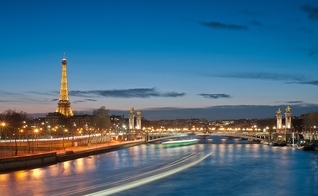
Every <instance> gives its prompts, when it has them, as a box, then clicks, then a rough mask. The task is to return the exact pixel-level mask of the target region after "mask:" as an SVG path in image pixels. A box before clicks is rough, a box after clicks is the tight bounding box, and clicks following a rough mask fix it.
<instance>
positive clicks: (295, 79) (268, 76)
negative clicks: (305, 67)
mask: <svg viewBox="0 0 318 196" xmlns="http://www.w3.org/2000/svg"><path fill="white" fill-rule="evenodd" d="M217 77H224V78H238V79H254V80H275V81H283V82H285V83H286V84H308V85H315V86H318V81H317V80H305V79H304V78H303V77H300V76H297V75H284V74H274V73H266V72H263V73H260V72H259V73H256V72H255V73H253V72H247V73H233V74H227V75H218V76H217Z"/></svg>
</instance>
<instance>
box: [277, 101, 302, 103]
mask: <svg viewBox="0 0 318 196" xmlns="http://www.w3.org/2000/svg"><path fill="white" fill-rule="evenodd" d="M275 103H285V104H301V103H304V102H303V101H276V102H275Z"/></svg>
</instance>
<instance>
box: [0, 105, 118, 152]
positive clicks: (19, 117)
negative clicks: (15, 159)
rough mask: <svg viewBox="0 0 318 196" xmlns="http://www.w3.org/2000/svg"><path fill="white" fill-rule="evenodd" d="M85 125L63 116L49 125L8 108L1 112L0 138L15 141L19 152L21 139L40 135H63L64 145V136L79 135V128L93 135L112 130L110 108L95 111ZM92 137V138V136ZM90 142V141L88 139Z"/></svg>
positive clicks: (84, 132)
mask: <svg viewBox="0 0 318 196" xmlns="http://www.w3.org/2000/svg"><path fill="white" fill-rule="evenodd" d="M88 124H89V126H88V125H86V126H85V127H79V126H76V125H75V124H71V123H69V122H68V121H67V118H61V120H60V121H59V122H58V124H57V125H48V124H46V122H45V121H44V122H43V121H42V122H40V121H39V119H34V118H32V117H31V116H30V115H28V114H27V113H25V112H23V111H20V112H17V111H16V110H6V111H4V112H2V113H1V114H0V139H1V140H9V141H10V142H11V143H12V142H15V153H14V155H17V152H18V143H17V141H19V139H20V138H21V139H24V140H26V141H32V139H34V138H40V137H43V138H44V137H45V138H47V137H49V136H50V137H53V136H54V137H62V136H63V146H64V136H73V137H74V135H79V132H78V129H81V130H82V131H81V134H88V135H93V134H96V133H105V132H106V130H111V129H112V127H113V125H112V123H111V121H110V117H109V110H107V109H106V108H105V107H104V106H102V107H100V108H99V109H97V110H94V111H93V115H92V116H90V122H89V123H88ZM90 139H92V138H90ZM88 142H90V141H88Z"/></svg>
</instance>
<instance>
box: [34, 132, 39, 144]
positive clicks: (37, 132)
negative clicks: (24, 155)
mask: <svg viewBox="0 0 318 196" xmlns="http://www.w3.org/2000/svg"><path fill="white" fill-rule="evenodd" d="M38 133H39V130H38V129H34V138H35V139H34V141H35V143H36V146H38V144H37V142H36V134H38Z"/></svg>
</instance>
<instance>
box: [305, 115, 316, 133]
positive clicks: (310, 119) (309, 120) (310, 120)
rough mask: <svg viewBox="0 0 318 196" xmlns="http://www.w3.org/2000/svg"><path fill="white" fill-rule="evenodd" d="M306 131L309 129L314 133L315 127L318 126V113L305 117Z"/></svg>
mask: <svg viewBox="0 0 318 196" xmlns="http://www.w3.org/2000/svg"><path fill="white" fill-rule="evenodd" d="M304 125H305V131H307V128H309V131H312V130H313V128H314V127H315V126H318V112H311V113H308V114H306V115H305V117H304Z"/></svg>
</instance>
